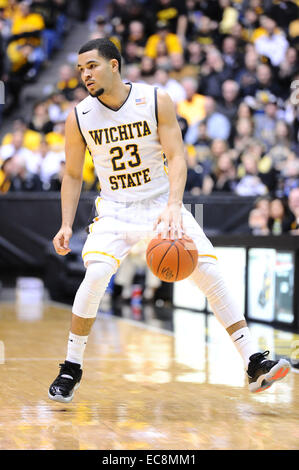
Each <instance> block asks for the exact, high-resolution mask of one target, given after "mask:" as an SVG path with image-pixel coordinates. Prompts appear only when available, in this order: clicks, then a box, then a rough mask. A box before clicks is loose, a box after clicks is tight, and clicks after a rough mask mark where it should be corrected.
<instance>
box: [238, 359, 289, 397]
mask: <svg viewBox="0 0 299 470" xmlns="http://www.w3.org/2000/svg"><path fill="white" fill-rule="evenodd" d="M268 354H269V351H265V352H263V353H256V354H253V355H252V356H250V358H249V364H248V369H247V375H248V382H249V390H250V392H252V393H258V392H263V391H264V390H267V388H269V387H271V385H273V384H274V382H277V381H278V380H281V379H283V378H284V377H285V376H286V375H287V373H288V372H289V371H290V369H291V366H290V364H289V362H288V361H287V360H286V359H279V361H270V360H268V359H265V358H266V357H267V356H268Z"/></svg>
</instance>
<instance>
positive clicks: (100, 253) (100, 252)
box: [82, 251, 120, 267]
mask: <svg viewBox="0 0 299 470" xmlns="http://www.w3.org/2000/svg"><path fill="white" fill-rule="evenodd" d="M91 253H96V254H98V255H104V256H109V257H110V258H112V259H114V261H116V262H117V266H118V267H119V265H120V260H119V259H117V258H115V256H113V255H110V254H109V253H105V252H104V251H87V252H86V253H84V254H83V255H82V258H83V259H84V256H86V255H90V254H91Z"/></svg>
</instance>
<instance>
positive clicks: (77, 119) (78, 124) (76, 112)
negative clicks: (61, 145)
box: [74, 106, 89, 150]
mask: <svg viewBox="0 0 299 470" xmlns="http://www.w3.org/2000/svg"><path fill="white" fill-rule="evenodd" d="M74 110H75V115H76V121H77V126H78V129H79V132H80V134H81V137H82V139H83V142H84V143H85V145H86V146H87V142H86V140H85V137H84V135H83V133H82V130H81V126H80V123H79V118H78V111H77V108H76V106H75V107H74ZM88 150H89V149H88Z"/></svg>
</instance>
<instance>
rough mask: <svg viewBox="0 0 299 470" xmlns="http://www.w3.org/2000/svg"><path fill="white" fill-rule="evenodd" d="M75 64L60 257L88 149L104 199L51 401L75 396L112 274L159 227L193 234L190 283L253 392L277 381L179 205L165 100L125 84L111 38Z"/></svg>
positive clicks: (277, 371) (208, 247) (174, 135)
mask: <svg viewBox="0 0 299 470" xmlns="http://www.w3.org/2000/svg"><path fill="white" fill-rule="evenodd" d="M78 69H79V71H80V74H81V78H82V81H83V83H84V85H85V86H86V88H87V90H88V92H89V96H88V97H87V98H85V99H84V100H83V101H81V102H80V103H79V104H78V105H77V106H76V107H75V108H74V110H73V111H72V112H71V113H70V114H69V115H68V117H67V120H66V129H65V139H66V169H65V175H64V178H63V182H62V188H61V200H62V225H61V228H60V230H59V232H58V233H57V235H56V236H55V238H54V240H53V243H54V247H55V250H56V252H57V253H58V254H59V255H61V256H65V255H67V254H68V253H69V252H70V248H69V241H70V238H71V236H72V225H73V221H74V217H75V213H76V210H77V205H78V201H79V196H80V191H81V184H82V167H83V163H84V155H85V150H86V146H87V147H88V149H89V151H90V152H91V155H92V157H93V161H94V164H95V169H96V172H97V175H98V178H99V181H100V187H101V195H100V197H98V198H97V199H96V202H95V203H96V209H97V213H98V216H97V217H96V218H95V219H94V222H93V223H92V224H91V225H90V227H89V235H88V236H87V240H86V242H85V245H84V247H83V251H82V257H83V260H84V264H85V267H86V274H85V277H84V280H83V281H82V284H81V285H80V287H79V289H78V291H77V293H76V296H75V299H74V304H73V308H72V320H71V328H70V332H69V340H68V347H67V355H66V360H65V362H64V363H63V364H60V372H59V375H58V376H57V378H56V379H55V380H54V382H53V383H52V385H51V386H50V389H49V397H50V398H51V399H52V400H55V401H58V402H70V401H71V400H72V398H73V395H74V390H75V389H76V388H78V386H79V384H80V381H81V377H82V364H83V355H84V350H85V346H86V343H87V339H88V335H89V332H90V330H91V327H92V324H93V322H94V320H95V317H96V314H97V311H98V307H99V304H100V301H101V298H102V296H103V294H104V292H105V290H106V287H107V285H108V283H109V280H110V278H111V276H112V275H113V274H114V273H115V272H116V270H117V268H118V267H119V265H120V263H121V262H122V260H123V259H124V258H125V257H126V255H127V254H128V252H129V251H130V249H131V247H132V246H133V245H134V244H135V243H136V242H138V241H139V240H140V239H144V237H146V236H147V238H151V237H153V236H154V235H155V234H157V231H161V232H162V236H163V238H166V237H167V236H168V235H169V236H170V237H171V238H172V239H174V238H181V237H182V235H183V233H186V235H188V236H189V237H191V238H192V239H193V240H194V242H195V244H196V246H197V249H198V253H199V263H198V267H197V268H196V269H195V271H194V273H193V275H192V279H193V281H194V282H195V283H196V284H197V286H198V287H199V289H201V290H202V292H203V293H204V294H205V295H206V297H207V299H208V301H209V303H210V305H211V307H212V310H213V312H214V314H215V315H216V317H217V318H218V320H219V321H220V322H221V324H222V325H223V327H224V328H225V329H226V331H227V332H228V334H229V335H230V337H231V340H232V341H233V343H234V345H235V346H236V348H237V350H238V352H239V353H240V355H241V357H242V359H243V361H244V367H245V370H246V371H247V374H248V379H249V389H250V391H251V392H260V391H262V390H265V389H266V388H268V387H270V386H271V385H272V384H273V383H274V382H275V381H276V380H279V379H281V378H283V377H284V376H285V375H286V374H287V372H288V371H289V369H290V365H289V363H288V362H287V361H286V360H283V359H280V360H279V361H272V360H267V359H266V356H267V355H268V354H269V351H265V352H263V353H260V352H258V351H257V349H256V347H255V345H254V342H253V340H252V338H251V335H250V331H249V329H248V327H247V325H246V322H245V319H244V317H243V315H242V314H241V313H240V312H239V311H238V309H237V308H236V305H235V302H234V298H233V295H232V294H231V292H230V291H229V289H228V288H227V287H226V285H225V282H224V280H223V279H222V276H221V273H220V272H219V270H218V268H217V258H216V256H215V252H214V248H213V246H212V244H211V243H210V241H209V240H208V239H207V237H206V236H205V234H204V233H203V231H202V229H201V227H200V226H199V224H198V223H197V222H196V221H195V219H194V218H193V216H192V215H191V213H190V212H189V211H187V210H186V209H185V208H184V206H183V203H182V201H183V194H184V188H185V182H186V162H185V158H184V148H183V142H182V137H181V131H180V128H179V125H178V122H177V120H176V113H175V109H174V105H173V103H172V101H171V99H170V98H169V96H168V95H167V94H166V93H165V92H162V91H160V90H157V89H155V88H154V87H151V86H150V85H146V84H137V83H124V82H122V80H121V75H120V71H121V57H120V54H119V51H118V49H117V48H116V47H115V46H114V44H113V43H112V42H110V41H109V40H107V39H95V40H91V41H89V42H87V43H86V44H85V45H83V46H82V47H81V49H80V51H79V55H78ZM163 154H165V155H166V157H167V163H168V170H166V168H165V162H164V160H163Z"/></svg>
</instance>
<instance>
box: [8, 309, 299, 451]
mask: <svg viewBox="0 0 299 470" xmlns="http://www.w3.org/2000/svg"><path fill="white" fill-rule="evenodd" d="M123 315H124V316H123V317H121V318H119V317H115V316H113V315H111V314H109V312H108V313H107V312H106V313H103V314H101V315H99V316H98V318H97V320H96V323H95V325H94V327H93V330H92V333H91V335H90V338H89V342H88V345H87V348H86V354H85V361H84V372H83V380H82V383H81V386H80V388H79V390H78V391H77V392H76V395H75V398H74V400H73V402H72V403H70V404H68V405H62V404H59V403H56V402H53V401H51V400H49V399H48V396H47V392H48V387H49V385H50V383H51V382H52V381H53V379H54V378H55V376H56V375H57V372H58V363H59V362H63V360H64V358H65V351H66V342H67V336H68V328H69V323H70V308H69V307H67V306H63V305H59V304H51V303H40V304H35V305H31V304H29V305H28V304H27V305H25V304H17V303H13V302H12V303H9V302H7V303H2V304H0V340H1V343H0V346H1V350H2V356H1V355H0V358H1V357H2V361H0V362H2V363H0V383H1V388H0V449H1V450H3V449H7V450H11V449H24V450H27V449H30V450H32V449H34V450H36V449H49V450H53V449H54V450H55V449H72V450H79V449H97V450H101V449H105V450H106V449H110V450H113V449H117V450H122V449H126V450H136V449H151V450H155V449H186V450H188V449H257V450H258V449H298V448H299V374H298V373H296V372H295V371H292V372H291V373H290V374H289V375H288V376H287V377H286V379H285V380H284V381H282V382H280V383H277V384H275V385H274V386H273V387H272V388H270V389H269V390H268V391H265V392H264V393H260V394H257V395H252V394H250V393H249V392H248V389H247V382H246V378H245V375H244V370H243V365H242V362H241V360H240V358H239V355H238V354H237V352H236V350H235V349H234V346H233V345H232V343H231V342H230V340H229V338H228V336H227V334H226V332H225V331H223V329H222V327H220V326H219V325H218V323H217V321H216V320H215V319H214V317H213V316H212V315H209V316H206V315H203V314H199V313H192V312H189V311H184V310H178V309H177V310H174V312H173V319H172V320H171V322H170V323H171V324H172V325H173V332H171V331H167V330H162V329H161V328H162V327H163V325H164V323H165V322H163V321H162V320H159V319H157V318H155V315H154V312H153V310H152V309H151V307H147V310H146V311H145V317H146V320H147V323H144V322H141V321H138V320H134V318H132V315H135V318H138V314H137V316H136V311H135V312H133V314H132V311H131V310H130V306H127V307H126V308H125V309H124V312H123ZM125 317H127V318H125ZM252 332H253V334H254V336H255V337H256V339H257V341H258V343H259V347H260V348H261V349H266V348H267V347H269V348H270V349H271V353H272V357H274V356H273V355H274V354H278V355H281V356H289V355H290V351H291V348H292V347H293V346H294V342H295V341H298V340H299V336H298V335H295V334H292V333H286V332H281V331H274V330H273V329H272V328H270V327H265V326H258V325H252ZM292 345H293V346H292Z"/></svg>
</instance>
